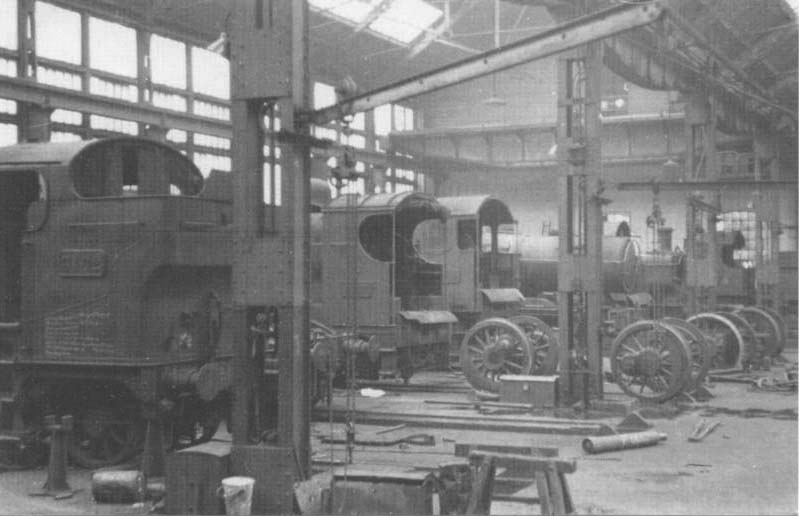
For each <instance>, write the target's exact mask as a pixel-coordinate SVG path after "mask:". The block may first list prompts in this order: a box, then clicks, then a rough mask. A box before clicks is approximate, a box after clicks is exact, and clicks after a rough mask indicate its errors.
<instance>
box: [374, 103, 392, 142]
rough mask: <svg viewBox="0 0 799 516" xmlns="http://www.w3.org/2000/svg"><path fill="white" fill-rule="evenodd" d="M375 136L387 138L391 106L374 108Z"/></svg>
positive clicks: (389, 127)
mask: <svg viewBox="0 0 799 516" xmlns="http://www.w3.org/2000/svg"><path fill="white" fill-rule="evenodd" d="M374 114H375V134H376V135H378V136H387V135H388V133H390V132H391V104H385V105H382V106H379V107H376V108H375V111H374Z"/></svg>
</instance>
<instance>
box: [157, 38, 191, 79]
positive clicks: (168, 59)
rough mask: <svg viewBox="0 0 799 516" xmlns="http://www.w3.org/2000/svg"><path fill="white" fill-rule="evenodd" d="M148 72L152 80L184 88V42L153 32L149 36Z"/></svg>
mask: <svg viewBox="0 0 799 516" xmlns="http://www.w3.org/2000/svg"><path fill="white" fill-rule="evenodd" d="M150 73H151V75H152V79H153V82H156V83H158V84H164V85H166V86H172V87H173V88H185V87H186V45H185V43H181V42H180V41H176V40H174V39H169V38H164V37H162V36H159V35H157V34H153V35H152V36H151V37H150Z"/></svg>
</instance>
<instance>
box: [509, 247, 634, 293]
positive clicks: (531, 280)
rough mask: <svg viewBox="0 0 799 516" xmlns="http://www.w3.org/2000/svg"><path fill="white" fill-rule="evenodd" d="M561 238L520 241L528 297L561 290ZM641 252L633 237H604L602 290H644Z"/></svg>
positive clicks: (523, 289)
mask: <svg viewBox="0 0 799 516" xmlns="http://www.w3.org/2000/svg"><path fill="white" fill-rule="evenodd" d="M558 246H559V237H558V236H549V235H547V236H540V237H534V238H524V239H522V240H521V246H520V247H521V290H522V293H523V294H524V295H525V296H528V297H534V296H539V295H540V294H541V293H542V292H555V291H557V290H558V261H559V259H558ZM640 257H641V250H640V246H639V245H638V242H636V241H635V240H634V239H632V238H630V237H615V236H604V237H602V290H603V292H605V293H611V292H613V293H624V294H632V293H635V292H638V291H639V289H640V288H641V261H640Z"/></svg>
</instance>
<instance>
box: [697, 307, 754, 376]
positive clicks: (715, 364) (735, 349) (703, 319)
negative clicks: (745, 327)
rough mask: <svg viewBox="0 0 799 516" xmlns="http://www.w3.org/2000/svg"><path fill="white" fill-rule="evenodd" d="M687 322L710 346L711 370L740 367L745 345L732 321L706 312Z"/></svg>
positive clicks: (717, 314) (720, 315)
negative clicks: (699, 332)
mask: <svg viewBox="0 0 799 516" xmlns="http://www.w3.org/2000/svg"><path fill="white" fill-rule="evenodd" d="M688 322H689V323H691V324H693V325H694V326H695V327H697V328H698V329H699V331H701V332H702V334H703V335H704V336H705V340H706V341H707V343H708V344H709V346H710V352H711V355H712V356H713V358H712V360H711V364H712V365H711V369H730V368H738V367H741V359H742V358H743V355H744V352H745V346H746V343H745V342H744V339H743V337H742V336H741V332H740V331H738V327H737V326H735V324H733V323H732V321H730V320H729V319H727V318H726V317H724V315H722V314H719V313H710V312H706V313H701V314H696V315H693V316H691V317H689V318H688Z"/></svg>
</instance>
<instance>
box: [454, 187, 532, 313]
mask: <svg viewBox="0 0 799 516" xmlns="http://www.w3.org/2000/svg"><path fill="white" fill-rule="evenodd" d="M439 202H440V203H441V204H442V205H443V206H445V207H446V208H447V209H448V210H449V211H450V218H449V219H448V220H447V223H446V234H447V236H446V241H447V246H446V249H447V250H446V253H445V259H446V270H447V275H446V281H445V288H446V296H447V298H448V301H449V306H451V307H452V309H453V310H454V311H455V312H456V313H458V314H459V315H460V316H461V318H462V319H463V318H464V317H466V318H467V319H469V316H468V315H467V314H472V315H473V317H472V319H473V320H471V321H470V323H473V322H475V320H474V319H475V318H476V317H478V314H480V315H483V316H485V315H506V314H508V313H511V312H515V311H516V310H518V307H519V304H520V303H521V301H522V295H521V293H520V292H519V290H518V287H519V253H518V250H517V247H518V246H517V233H516V221H515V220H514V219H513V215H512V214H511V212H510V209H509V208H508V206H507V205H506V204H505V203H503V202H502V201H500V200H498V199H494V198H493V197H490V196H485V195H481V196H459V197H441V198H439Z"/></svg>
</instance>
